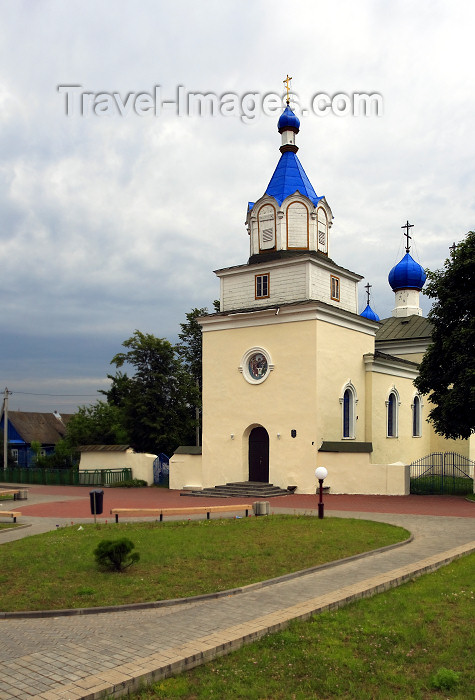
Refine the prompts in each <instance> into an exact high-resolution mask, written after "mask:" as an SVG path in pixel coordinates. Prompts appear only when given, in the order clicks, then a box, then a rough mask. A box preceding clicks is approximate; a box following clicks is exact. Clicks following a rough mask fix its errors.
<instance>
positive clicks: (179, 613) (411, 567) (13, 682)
mask: <svg viewBox="0 0 475 700" xmlns="http://www.w3.org/2000/svg"><path fill="white" fill-rule="evenodd" d="M89 490H90V489H89V488H75V487H41V486H40V487H32V488H31V489H30V492H29V498H28V500H27V501H22V502H17V503H16V505H18V508H16V505H15V508H16V509H18V510H20V511H21V512H22V518H21V522H25V523H26V524H27V525H28V526H29V527H27V528H24V529H21V530H17V531H16V532H7V531H5V532H0V543H1V542H6V541H11V540H14V539H18V538H19V537H22V536H27V535H28V534H33V533H35V532H41V531H46V530H48V529H53V528H55V527H56V525H57V524H64V523H68V522H71V521H72V522H80V521H81V522H82V521H91V515H90V511H89ZM220 500H221V499H219V501H220ZM269 500H270V501H271V511H273V512H308V513H310V512H313V513H315V512H316V500H317V499H316V497H315V496H298V495H293V496H288V497H287V496H285V497H282V498H277V499H269ZM219 501H218V500H217V499H212V502H213V504H216V505H217V504H218V503H219ZM104 502H105V507H104V513H103V515H102V516H101V517H102V518H104V519H110V518H111V516H110V515H109V514H108V510H110V508H111V507H139V506H142V507H149V508H150V507H158V506H163V507H174V506H176V507H179V506H182V507H184V506H186V505H197V499H194V498H191V497H189V496H185V497H183V496H180V495H179V493H177V492H173V491H167V490H163V489H140V490H132V491H131V490H129V489H105V494H104ZM223 502H226V503H229V502H230V501H229V499H223ZM325 503H326V506H325V509H326V511H325V512H326V514H327V515H334V516H339V517H358V518H364V519H372V520H380V521H384V522H388V523H392V524H395V525H402V526H403V527H405V528H407V529H408V530H410V532H411V533H412V535H413V539H412V541H411V542H409V543H407V544H404V545H402V546H398V547H395V548H392V549H389V550H385V551H381V552H376V553H374V554H371V555H369V556H364V557H359V558H353V559H351V560H349V561H346V562H341V563H336V564H333V565H330V566H326V567H323V568H320V569H319V570H317V571H314V572H311V573H307V574H304V575H301V576H296V577H290V578H289V577H284V578H283V579H282V580H280V581H277V582H276V583H273V584H272V585H265V586H262V585H259V584H257V585H255V586H249V587H246V588H245V589H243V590H242V591H241V592H238V593H236V594H235V595H227V596H222V597H219V598H213V597H205V598H203V599H200V600H194V601H188V602H182V603H178V604H174V605H163V604H162V605H159V606H157V607H150V608H143V607H138V608H135V609H134V608H133V607H132V608H129V609H120V610H117V609H116V610H115V611H113V612H101V613H94V614H74V615H62V614H61V613H56V614H54V615H49V616H45V617H37V616H36V615H35V616H25V617H4V619H3V620H2V622H1V624H2V631H3V634H2V636H1V640H0V679H1V680H0V700H9V699H10V698H25V699H28V700H31V699H32V698H42V699H43V700H57V699H58V698H71V699H73V698H91V699H92V698H97V697H100V696H102V695H114V694H115V695H120V694H125V693H126V692H127V691H128V690H132V689H134V688H138V686H139V685H140V683H143V682H146V681H151V680H154V679H159V678H161V677H164V676H167V675H170V674H171V673H176V672H179V671H182V670H185V669H188V668H192V667H193V666H195V665H198V664H200V663H203V662H204V661H207V660H209V659H211V658H213V657H215V656H217V655H220V654H222V653H227V652H229V651H231V650H233V649H236V648H238V647H239V646H241V645H242V644H245V643H247V642H249V641H252V640H253V639H257V638H258V637H260V636H262V635H264V634H267V633H268V632H272V631H275V630H278V629H280V628H282V627H283V626H285V625H286V624H288V622H289V621H290V620H293V619H298V618H300V619H306V618H307V617H309V616H310V615H312V614H313V613H315V612H318V611H320V610H324V609H327V608H328V607H330V606H332V607H333V606H338V605H342V604H344V603H345V602H346V601H348V600H350V599H351V600H352V599H355V598H358V597H362V596H366V595H371V594H372V593H375V592H379V591H382V590H386V589H388V588H389V587H392V586H394V585H399V584H400V583H401V582H403V581H404V580H407V579H409V578H411V577H413V576H414V575H417V574H419V573H423V572H425V571H431V570H434V569H436V568H437V567H439V566H440V565H442V564H443V563H445V562H448V561H450V560H452V559H453V558H455V557H458V556H461V555H463V554H465V553H467V552H472V551H475V521H474V518H475V504H474V503H469V502H467V501H465V500H464V499H461V498H456V497H454V498H451V497H431V496H427V497H417V496H407V497H384V496H381V497H378V496H372V497H369V496H368V497H364V496H336V495H333V496H330V495H329V496H326V497H325ZM199 505H204V502H203V501H202V500H201V499H200V501H199Z"/></svg>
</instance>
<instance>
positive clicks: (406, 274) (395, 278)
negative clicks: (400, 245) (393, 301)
mask: <svg viewBox="0 0 475 700" xmlns="http://www.w3.org/2000/svg"><path fill="white" fill-rule="evenodd" d="M426 279H427V275H426V273H425V272H424V268H423V267H422V266H421V265H419V263H416V261H415V260H413V258H412V257H411V256H410V255H409V253H406V255H405V256H404V257H403V259H402V260H401V262H399V263H398V264H397V265H395V266H394V267H393V269H392V270H391V272H390V273H389V276H388V281H389V284H390V285H391V287H392V290H393V292H397V291H398V290H400V289H417V290H418V291H419V292H420V291H421V289H422V287H423V286H424V282H425V281H426Z"/></svg>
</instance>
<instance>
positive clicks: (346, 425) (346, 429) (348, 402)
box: [340, 384, 357, 439]
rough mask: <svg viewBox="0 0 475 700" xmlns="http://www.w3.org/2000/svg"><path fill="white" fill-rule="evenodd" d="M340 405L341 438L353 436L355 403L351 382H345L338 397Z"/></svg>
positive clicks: (354, 393)
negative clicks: (340, 396) (339, 397)
mask: <svg viewBox="0 0 475 700" xmlns="http://www.w3.org/2000/svg"><path fill="white" fill-rule="evenodd" d="M340 403H341V406H342V433H343V438H347V439H348V438H350V439H351V438H354V437H355V406H356V403H357V398H356V391H355V388H354V386H353V385H352V384H347V385H346V386H345V388H344V390H343V397H342V398H341V399H340Z"/></svg>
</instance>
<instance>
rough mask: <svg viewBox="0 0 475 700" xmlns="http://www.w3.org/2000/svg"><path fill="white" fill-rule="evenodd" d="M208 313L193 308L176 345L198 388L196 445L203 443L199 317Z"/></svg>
mask: <svg viewBox="0 0 475 700" xmlns="http://www.w3.org/2000/svg"><path fill="white" fill-rule="evenodd" d="M213 306H214V310H215V311H219V301H214V302H213ZM208 313H209V312H208V308H207V307H206V306H205V307H202V308H201V309H197V308H195V309H192V310H191V311H190V312H189V313H187V314H186V322H185V323H180V327H181V333H179V334H178V337H179V339H180V342H179V343H177V345H176V351H177V353H178V355H179V356H180V358H181V360H182V362H183V364H184V366H185V369H186V370H187V372H188V373H189V374H190V376H191V380H192V381H193V383H194V384H195V386H196V388H197V394H196V404H195V406H194V411H195V420H196V429H195V433H196V434H195V443H196V445H200V444H201V406H202V401H201V392H202V388H203V370H202V360H203V338H202V333H201V326H200V324H199V323H198V321H197V319H198V318H199V317H200V316H206V314H208Z"/></svg>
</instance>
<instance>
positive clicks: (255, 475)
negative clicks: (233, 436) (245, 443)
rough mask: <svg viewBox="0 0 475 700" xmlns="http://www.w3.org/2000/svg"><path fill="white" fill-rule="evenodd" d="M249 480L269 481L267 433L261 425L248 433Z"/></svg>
mask: <svg viewBox="0 0 475 700" xmlns="http://www.w3.org/2000/svg"><path fill="white" fill-rule="evenodd" d="M249 481H261V482H264V483H268V481H269V434H268V432H267V430H266V429H265V428H262V427H257V428H253V429H252V430H251V432H250V434H249Z"/></svg>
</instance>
